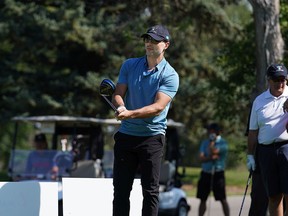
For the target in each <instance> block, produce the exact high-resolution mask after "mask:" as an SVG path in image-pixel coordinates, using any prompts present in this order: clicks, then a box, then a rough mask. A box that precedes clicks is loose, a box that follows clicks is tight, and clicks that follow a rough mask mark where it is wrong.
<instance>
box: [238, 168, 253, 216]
mask: <svg viewBox="0 0 288 216" xmlns="http://www.w3.org/2000/svg"><path fill="white" fill-rule="evenodd" d="M251 176H252V170H250V173H249V177H248V180H247V184H246V189H245V193H244V197H243V201H242V204H241V208H240V212H239V216H240V215H241V212H242V208H243V205H244V201H245V197H246V193H247V189H248V186H249V184H250V180H251Z"/></svg>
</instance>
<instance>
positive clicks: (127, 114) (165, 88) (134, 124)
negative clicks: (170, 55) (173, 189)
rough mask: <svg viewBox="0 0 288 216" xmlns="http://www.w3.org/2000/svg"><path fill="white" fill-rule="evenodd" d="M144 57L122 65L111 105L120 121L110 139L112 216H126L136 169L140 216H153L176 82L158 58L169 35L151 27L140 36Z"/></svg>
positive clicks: (170, 70) (161, 28)
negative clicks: (111, 148)
mask: <svg viewBox="0 0 288 216" xmlns="http://www.w3.org/2000/svg"><path fill="white" fill-rule="evenodd" d="M141 37H142V38H143V41H144V45H145V50H146V55H145V56H143V57H140V58H131V59H128V60H126V61H125V62H124V63H123V65H122V67H121V69H120V75H119V78H118V82H117V85H116V90H115V93H114V95H113V103H114V105H115V106H116V107H117V112H116V114H115V116H116V118H117V119H118V120H121V126H120V128H119V131H118V132H117V133H116V134H115V136H114V139H115V146H114V157H115V159H114V171H113V185H114V200H113V216H128V215H129V210H130V203H129V196H130V191H131V189H132V184H133V180H134V176H135V173H136V171H137V169H138V168H139V167H140V171H141V185H142V189H143V207H142V216H157V215H158V202H159V200H158V195H159V176H160V166H161V160H162V155H163V147H164V144H165V129H166V122H167V119H166V116H167V114H168V110H169V107H170V103H171V101H172V99H173V97H174V96H175V94H176V92H177V90H178V86H179V76H178V74H177V72H176V71H175V69H174V68H173V67H172V66H171V65H170V64H169V63H168V62H167V60H166V59H165V57H164V53H165V50H166V49H167V48H168V47H169V45H170V34H169V32H168V30H167V28H165V27H164V26H163V25H156V26H153V27H151V28H149V29H148V30H147V32H146V33H144V34H143V35H142V36H141Z"/></svg>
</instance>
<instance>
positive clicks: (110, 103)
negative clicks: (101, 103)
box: [101, 95, 117, 112]
mask: <svg viewBox="0 0 288 216" xmlns="http://www.w3.org/2000/svg"><path fill="white" fill-rule="evenodd" d="M101 96H102V97H103V98H104V99H105V100H106V102H107V103H108V104H109V105H110V107H111V108H112V109H113V110H114V111H115V112H117V108H116V107H115V106H114V104H113V103H112V102H111V101H110V100H109V99H108V98H107V97H106V96H104V95H101Z"/></svg>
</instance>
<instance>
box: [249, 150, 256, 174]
mask: <svg viewBox="0 0 288 216" xmlns="http://www.w3.org/2000/svg"><path fill="white" fill-rule="evenodd" d="M247 169H248V170H249V171H251V170H252V171H254V170H255V169H256V163H255V159H254V155H251V154H248V155H247Z"/></svg>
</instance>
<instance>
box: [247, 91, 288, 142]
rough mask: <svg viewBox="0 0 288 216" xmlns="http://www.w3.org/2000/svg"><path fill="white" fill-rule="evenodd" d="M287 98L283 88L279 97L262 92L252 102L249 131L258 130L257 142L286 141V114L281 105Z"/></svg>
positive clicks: (287, 95)
mask: <svg viewBox="0 0 288 216" xmlns="http://www.w3.org/2000/svg"><path fill="white" fill-rule="evenodd" d="M287 98H288V88H287V86H286V87H285V88H284V91H283V94H282V95H280V96H279V97H275V96H273V95H271V93H270V90H269V89H268V90H267V91H265V92H263V93H262V94H260V95H259V96H258V97H256V99H255V100H254V102H253V105H252V110H251V116H250V124H249V130H258V129H259V133H258V142H259V143H261V144H271V143H273V142H279V141H283V140H288V133H287V131H286V124H287V123H288V113H285V112H284V110H283V104H284V102H285V101H286V99H287Z"/></svg>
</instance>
